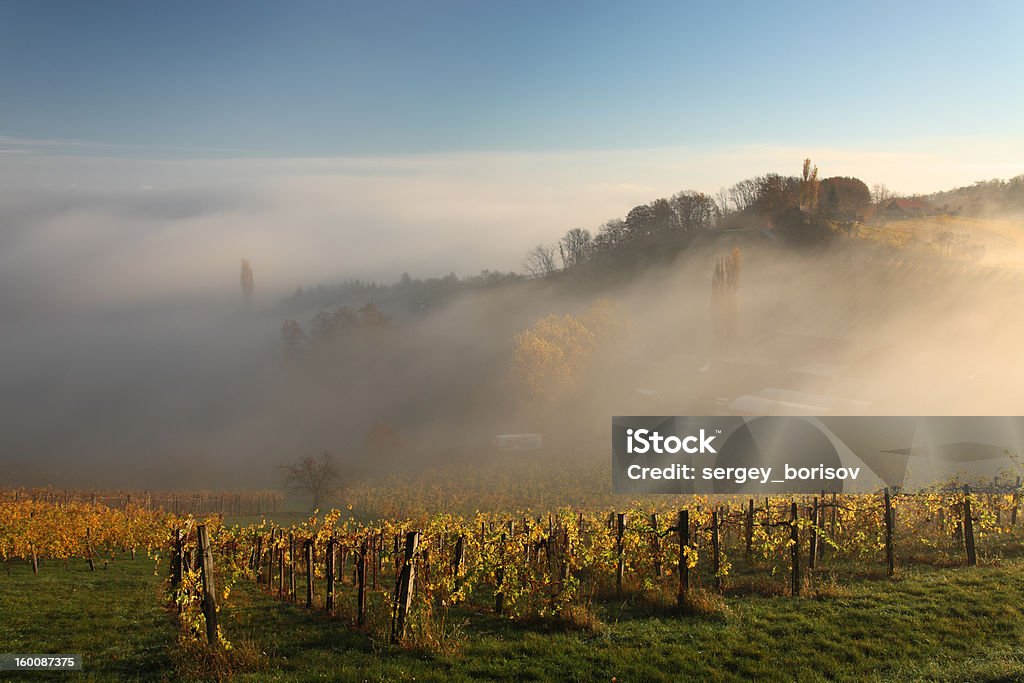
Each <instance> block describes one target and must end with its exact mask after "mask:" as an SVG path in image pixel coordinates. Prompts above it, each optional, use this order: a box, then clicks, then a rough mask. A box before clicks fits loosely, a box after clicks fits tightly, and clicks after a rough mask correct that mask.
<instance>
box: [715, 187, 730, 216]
mask: <svg viewBox="0 0 1024 683" xmlns="http://www.w3.org/2000/svg"><path fill="white" fill-rule="evenodd" d="M714 196H715V206H716V207H718V215H719V216H728V215H729V191H728V190H726V189H725V186H724V185H723V186H722V187H720V188H718V192H716V193H715V195H714Z"/></svg>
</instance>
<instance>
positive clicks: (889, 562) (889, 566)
mask: <svg viewBox="0 0 1024 683" xmlns="http://www.w3.org/2000/svg"><path fill="white" fill-rule="evenodd" d="M882 494H883V502H884V504H885V566H886V573H887V574H888V575H889V576H893V575H894V574H895V573H896V557H895V556H894V554H893V549H892V535H893V528H892V527H893V522H894V521H895V520H894V519H893V514H892V498H890V497H889V487H888V486H887V487H885V490H884V491H883V492H882Z"/></svg>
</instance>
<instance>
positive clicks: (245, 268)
mask: <svg viewBox="0 0 1024 683" xmlns="http://www.w3.org/2000/svg"><path fill="white" fill-rule="evenodd" d="M241 281H242V297H243V298H245V303H247V304H248V303H251V302H252V294H253V292H254V291H255V289H256V281H255V279H254V278H253V273H252V264H251V263H249V259H247V258H244V259H242V277H241Z"/></svg>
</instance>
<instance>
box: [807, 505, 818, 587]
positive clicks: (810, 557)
mask: <svg viewBox="0 0 1024 683" xmlns="http://www.w3.org/2000/svg"><path fill="white" fill-rule="evenodd" d="M808 544H809V545H810V549H809V550H810V552H808V553H807V569H808V571H810V570H812V569H814V562H815V560H816V558H817V556H818V497H817V496H815V497H814V504H813V505H812V506H811V536H810V539H808Z"/></svg>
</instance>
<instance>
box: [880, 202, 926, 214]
mask: <svg viewBox="0 0 1024 683" xmlns="http://www.w3.org/2000/svg"><path fill="white" fill-rule="evenodd" d="M887 208H890V209H892V208H897V209H900V210H901V211H924V210H926V209H927V208H928V206H927V205H926V204H925V203H924V202H923V201H922V200H920V199H894V200H892V201H891V202H889V206H888V207H887Z"/></svg>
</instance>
